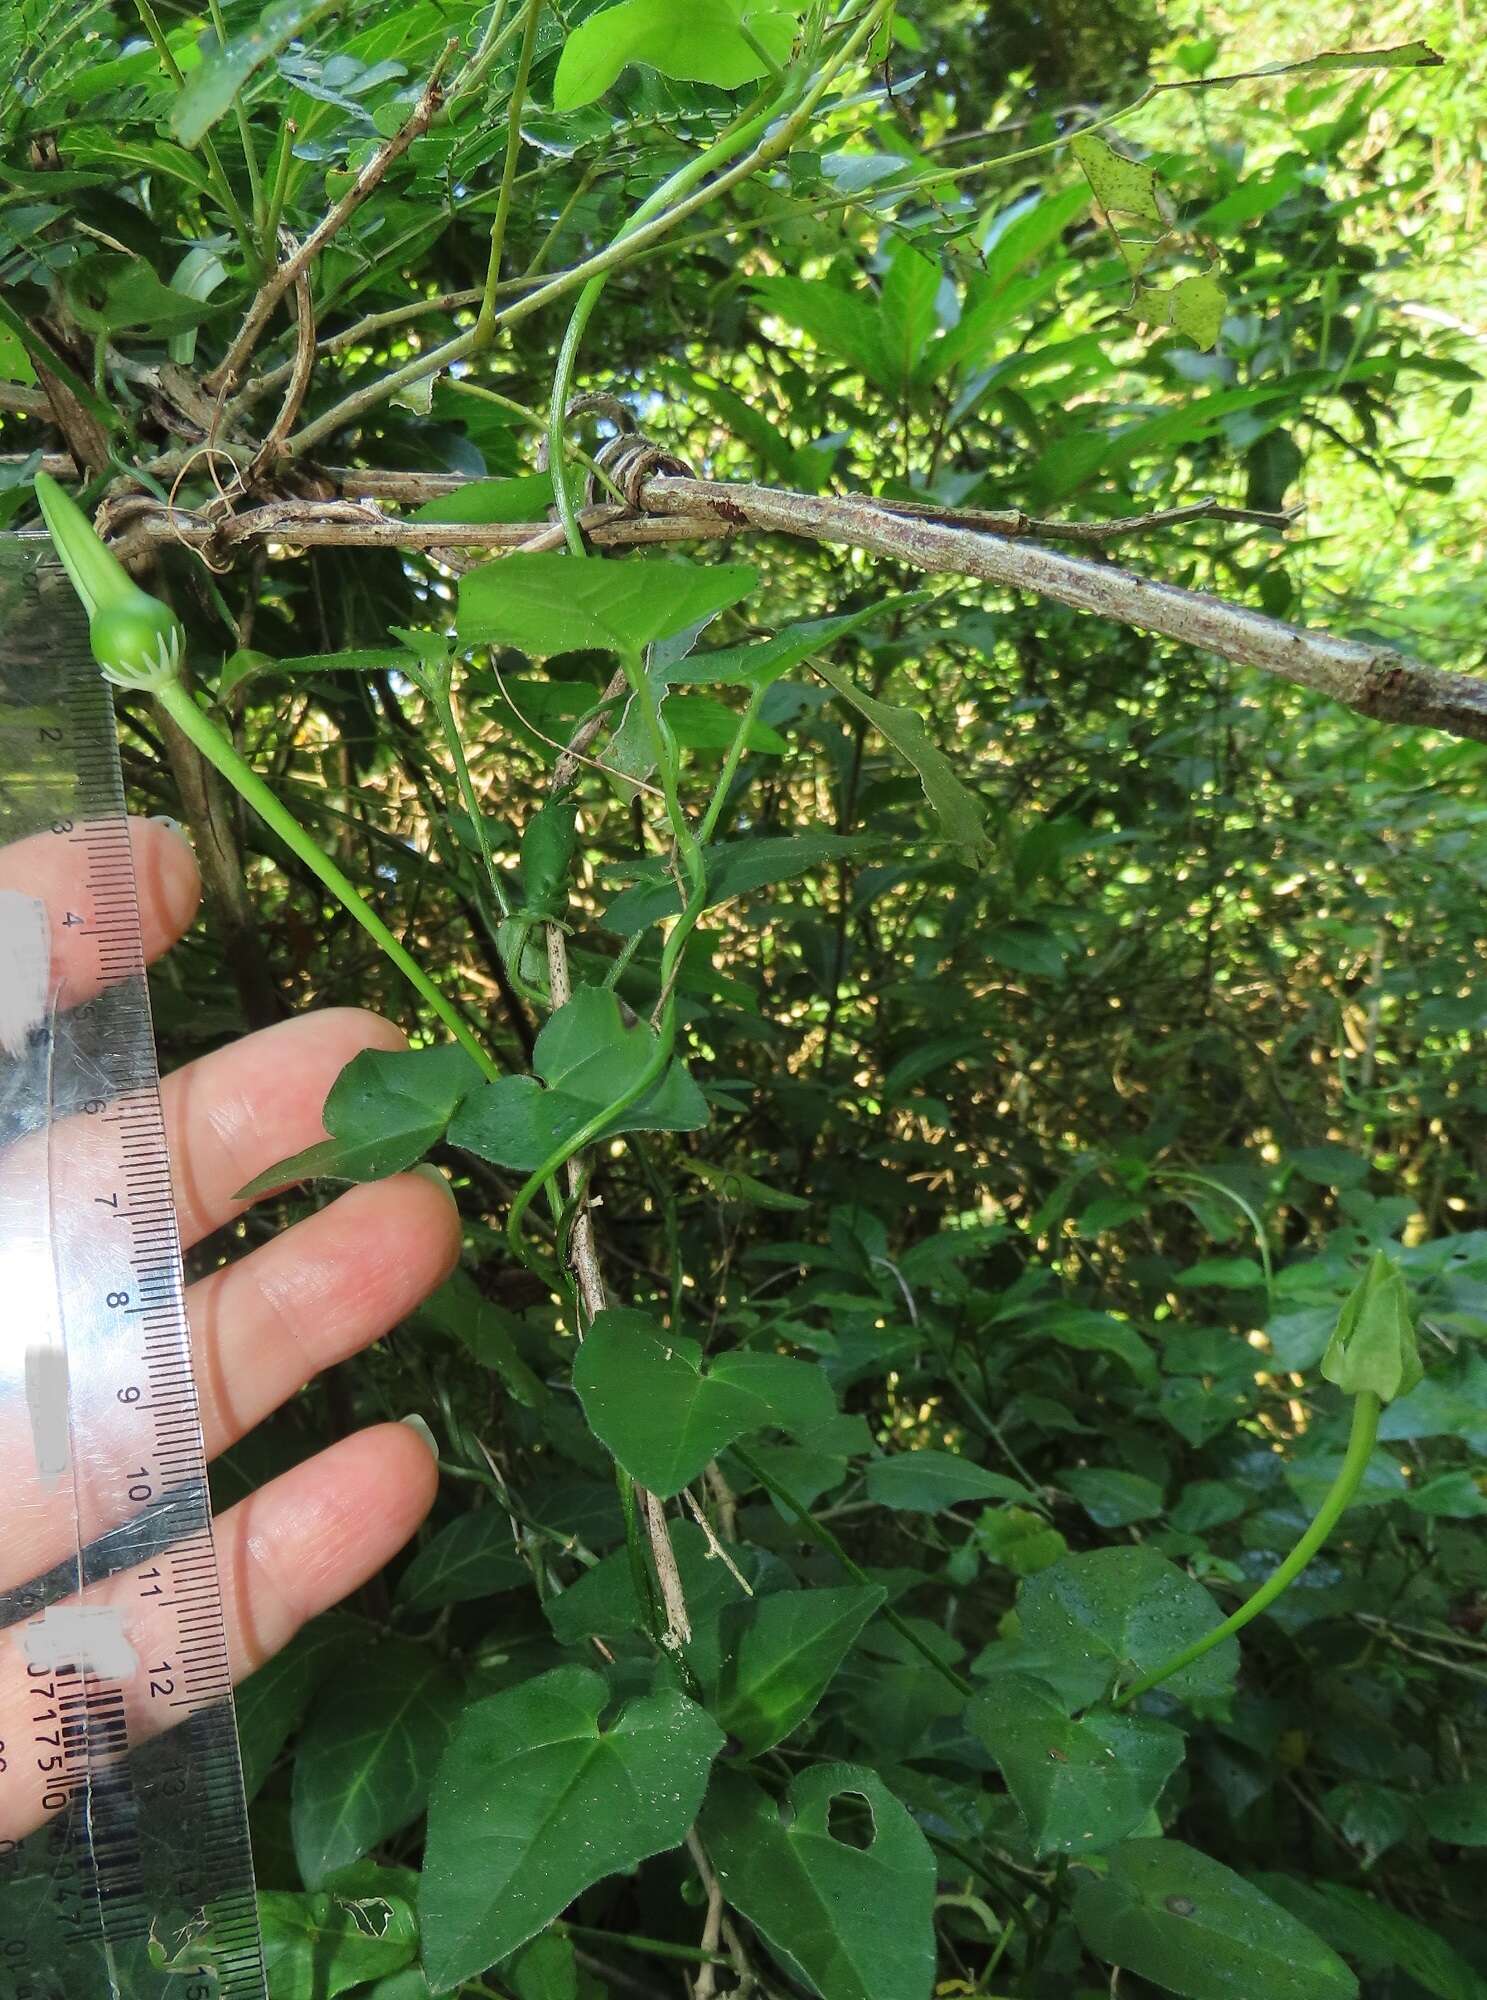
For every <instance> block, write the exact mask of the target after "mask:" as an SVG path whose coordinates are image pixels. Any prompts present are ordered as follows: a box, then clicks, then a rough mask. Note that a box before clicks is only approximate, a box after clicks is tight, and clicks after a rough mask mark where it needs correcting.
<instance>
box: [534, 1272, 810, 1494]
mask: <svg viewBox="0 0 1487 2000" xmlns="http://www.w3.org/2000/svg"><path fill="white" fill-rule="evenodd" d="M573 1386H574V1388H575V1389H576V1390H577V1391H578V1396H579V1400H580V1401H581V1402H582V1404H583V1408H584V1415H585V1416H586V1417H587V1418H588V1420H589V1425H590V1428H591V1429H592V1430H593V1432H594V1434H595V1436H596V1437H598V1438H599V1439H600V1440H601V1442H602V1443H604V1444H605V1445H607V1446H608V1448H609V1450H610V1451H612V1452H613V1454H614V1456H615V1458H616V1459H617V1460H618V1461H619V1463H620V1464H621V1465H622V1466H623V1467H624V1468H625V1470H626V1472H628V1473H629V1474H630V1476H631V1478H632V1479H637V1480H639V1482H640V1484H641V1485H642V1486H647V1487H649V1488H650V1490H651V1491H652V1492H653V1493H656V1494H658V1495H659V1496H660V1497H661V1498H662V1499H663V1500H664V1499H669V1498H670V1497H671V1495H672V1494H673V1493H679V1492H680V1491H681V1489H682V1488H683V1487H684V1486H686V1485H688V1484H689V1483H690V1482H691V1481H692V1480H693V1479H695V1478H696V1477H697V1475H698V1473H699V1472H701V1470H702V1468H703V1467H704V1466H705V1465H706V1464H707V1463H708V1461H709V1460H710V1459H713V1458H716V1456H717V1455H718V1453H719V1452H720V1451H721V1450H722V1449H723V1448H724V1446H725V1445H730V1444H732V1443H733V1441H734V1440H735V1438H741V1437H745V1436H748V1435H749V1434H750V1433H752V1432H754V1431H760V1430H766V1429H779V1430H786V1431H790V1432H792V1433H793V1434H794V1435H795V1436H797V1437H799V1436H801V1435H802V1434H809V1433H810V1432H811V1431H813V1430H817V1429H819V1428H820V1426H821V1425H822V1424H825V1423H829V1422H830V1421H831V1419H832V1418H833V1417H834V1416H835V1415H836V1403H835V1400H834V1398H833V1396H832V1393H831V1385H830V1383H829V1382H828V1381H827V1379H826V1376H825V1375H824V1374H823V1372H822V1371H821V1369H820V1368H819V1367H817V1366H816V1365H815V1363H813V1362H809V1361H792V1360H790V1359H789V1358H788V1357H787V1356H785V1355H783V1354H764V1353H754V1352H751V1351H749V1350H747V1349H743V1350H740V1351H737V1352H735V1353H732V1354H720V1355H718V1356H717V1357H716V1359H714V1360H712V1361H711V1362H709V1364H708V1366H707V1367H706V1368H705V1369H704V1367H703V1365H702V1350H701V1348H700V1347H699V1346H698V1345H697V1343H696V1342H695V1341H693V1340H686V1339H684V1338H683V1337H682V1336H681V1335H679V1334H673V1333H670V1332H668V1331H667V1329H666V1328H665V1327H663V1326H661V1325H660V1323H659V1322H658V1321H656V1320H653V1319H652V1318H651V1317H650V1316H649V1314H647V1313H643V1312H633V1311H630V1310H627V1309H624V1308H618V1307H612V1308H611V1309H610V1310H609V1311H607V1312H601V1313H600V1314H599V1315H598V1316H597V1318H596V1319H595V1321H594V1324H593V1326H592V1327H591V1328H590V1329H589V1333H588V1337H587V1338H586V1339H585V1341H584V1343H583V1346H582V1347H581V1348H580V1349H579V1350H578V1353H577V1355H576V1356H575V1357H574V1362H573Z"/></svg>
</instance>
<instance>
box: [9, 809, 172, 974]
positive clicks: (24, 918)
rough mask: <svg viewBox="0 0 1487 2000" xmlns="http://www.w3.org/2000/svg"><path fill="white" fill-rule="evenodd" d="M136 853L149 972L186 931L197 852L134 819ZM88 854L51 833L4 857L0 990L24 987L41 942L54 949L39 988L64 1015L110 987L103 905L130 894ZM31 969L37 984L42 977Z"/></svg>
mask: <svg viewBox="0 0 1487 2000" xmlns="http://www.w3.org/2000/svg"><path fill="white" fill-rule="evenodd" d="M129 847H130V854H131V858H132V862H133V875H134V883H135V891H136V893H137V895H138V897H139V922H140V933H141V937H142V939H143V944H144V956H145V962H146V964H149V963H150V962H151V961H152V960H154V959H157V958H159V957H160V956H161V954H162V953H163V952H166V951H168V950H169V949H170V947H171V946H172V945H173V944H174V943H175V942H176V940H177V938H179V937H180V936H181V935H182V933H183V932H184V931H186V930H187V929H188V928H189V926H190V923H191V920H192V918H193V917H194V916H195V915H196V907H197V904H198V903H199V902H200V900H201V877H200V875H199V874H198V873H197V868H196V857H195V856H194V855H193V854H192V852H191V849H190V848H189V847H188V846H187V844H186V842H185V841H184V840H183V839H182V838H181V836H180V834H178V833H177V832H175V831H174V829H173V828H171V827H169V826H167V825H166V824H165V823H164V822H163V821H160V820H152V819H131V820H130V822H129ZM88 853H89V850H88V848H87V847H86V846H85V845H84V844H83V843H82V842H80V841H77V840H70V839H68V838H66V837H61V836H58V835H57V834H52V833H33V834H29V835H28V836H27V837H26V838H25V839H24V840H17V841H14V842H12V844H11V845H10V846H9V847H0V983H3V982H6V981H10V982H14V981H17V980H20V979H23V978H24V976H25V973H26V970H27V968H28V964H29V961H31V960H34V959H36V958H38V957H39V955H40V940H42V939H48V940H49V941H50V957H49V966H48V974H47V978H46V980H45V982H42V981H40V980H38V981H37V983H38V984H39V985H44V997H50V995H51V994H53V993H55V994H56V995H57V997H58V1001H59V1004H60V1005H61V1006H63V1007H75V1006H77V1005H78V1004H79V1003H80V1002H81V1001H84V1000H88V999H91V998H92V996H93V995H94V994H95V993H97V992H98V991H99V989H100V987H102V986H105V985H107V984H108V983H109V981H108V978H107V975H106V974H105V973H104V972H103V971H101V970H100V960H101V956H104V957H106V956H107V954H101V953H100V923H101V920H102V917H103V911H102V910H101V909H100V907H99V905H100V904H102V903H105V902H108V903H111V904H112V903H113V902H114V901H115V899H116V898H117V897H118V895H119V891H120V888H121V886H125V885H121V884H120V882H119V881H118V880H117V879H115V878H116V877H117V876H118V875H119V874H120V873H121V870H120V869H119V868H118V866H117V863H116V862H113V861H111V860H103V861H100V862H98V863H97V864H95V865H94V866H92V867H90V865H89V860H88ZM119 858H120V859H122V856H120V857H119ZM43 913H44V914H43ZM6 961H9V962H8V963H7V962H6ZM31 969H32V971H33V976H34V974H35V973H39V971H40V968H39V966H35V967H32V968H31Z"/></svg>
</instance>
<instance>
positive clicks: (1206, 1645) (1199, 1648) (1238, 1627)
mask: <svg viewBox="0 0 1487 2000" xmlns="http://www.w3.org/2000/svg"><path fill="white" fill-rule="evenodd" d="M1382 1407H1383V1405H1382V1402H1381V1401H1380V1399H1379V1397H1378V1396H1377V1395H1375V1394H1374V1392H1373V1391H1372V1390H1371V1389H1363V1390H1360V1391H1359V1393H1358V1395H1357V1396H1356V1397H1355V1398H1354V1399H1353V1425H1352V1430H1351V1432H1350V1434H1349V1437H1348V1448H1347V1453H1346V1456H1345V1457H1344V1459H1343V1462H1342V1466H1341V1468H1340V1469H1339V1471H1338V1475H1337V1477H1336V1479H1334V1480H1333V1482H1332V1485H1331V1487H1330V1489H1329V1490H1328V1493H1327V1497H1326V1499H1325V1500H1324V1501H1323V1502H1322V1504H1321V1506H1320V1507H1319V1508H1318V1509H1317V1515H1316V1519H1315V1520H1314V1521H1313V1522H1312V1524H1311V1526H1310V1527H1309V1528H1308V1529H1307V1531H1306V1533H1305V1534H1304V1535H1303V1536H1302V1537H1301V1539H1300V1541H1299V1542H1297V1544H1296V1546H1295V1548H1294V1549H1292V1551H1291V1553H1290V1554H1289V1555H1288V1556H1287V1557H1286V1559H1285V1561H1284V1562H1283V1563H1282V1564H1281V1565H1280V1567H1279V1568H1278V1569H1276V1570H1273V1571H1272V1572H1271V1574H1270V1575H1269V1576H1268V1577H1266V1579H1265V1581H1264V1582H1263V1583H1262V1584H1261V1585H1260V1587H1259V1589H1258V1590H1257V1591H1255V1592H1254V1594H1253V1595H1252V1596H1250V1597H1247V1598H1246V1599H1245V1600H1244V1602H1243V1604H1241V1605H1240V1607H1239V1609H1238V1610H1237V1611H1235V1612H1233V1613H1231V1614H1230V1616H1229V1617H1227V1618H1226V1619H1225V1620H1224V1622H1223V1624H1222V1625H1215V1626H1214V1628H1213V1630H1212V1631H1211V1632H1205V1633H1204V1634H1203V1637H1202V1638H1201V1639H1195V1640H1194V1641H1193V1643H1192V1645H1190V1646H1184V1647H1183V1649H1182V1651H1181V1652H1180V1653H1174V1654H1173V1656H1172V1658H1171V1659H1170V1660H1164V1661H1163V1662H1162V1664H1161V1665H1160V1666H1159V1667H1153V1668H1152V1670H1151V1672H1150V1673H1146V1674H1142V1675H1141V1677H1140V1678H1139V1679H1138V1680H1134V1681H1132V1682H1131V1684H1130V1686H1129V1687H1125V1688H1122V1689H1121V1691H1120V1693H1119V1694H1118V1695H1117V1696H1116V1697H1115V1700H1114V1702H1113V1704H1112V1706H1113V1707H1115V1708H1124V1707H1125V1706H1126V1704H1127V1703H1128V1702H1132V1701H1134V1700H1135V1699H1136V1697H1137V1695H1138V1694H1145V1693H1146V1692H1147V1690H1148V1689H1150V1688H1154V1687H1157V1686H1159V1685H1160V1683H1161V1682H1163V1681H1165V1680H1170V1679H1171V1677H1172V1676H1173V1674H1179V1673H1181V1672H1182V1670H1183V1668H1184V1667H1190V1666H1191V1665H1192V1664H1193V1662H1194V1661H1195V1660H1201V1659H1202V1658H1203V1655H1204V1654H1205V1653H1211V1652H1212V1651H1213V1649H1214V1647H1215V1646H1217V1645H1219V1644H1221V1643H1222V1641H1223V1640H1225V1639H1229V1638H1232V1637H1233V1635H1234V1634H1235V1633H1236V1632H1242V1631H1243V1630H1244V1628H1245V1626H1246V1625H1248V1624H1249V1622H1250V1620H1251V1619H1252V1618H1258V1617H1259V1615H1260V1613H1261V1612H1262V1611H1264V1610H1266V1609H1267V1608H1268V1606H1270V1605H1272V1604H1274V1602H1275V1600H1276V1599H1277V1598H1278V1597H1279V1596H1280V1595H1281V1594H1282V1592H1283V1591H1286V1590H1288V1589H1289V1588H1290V1586H1291V1585H1292V1584H1293V1583H1294V1582H1295V1581H1296V1579H1297V1577H1298V1576H1300V1574H1301V1572H1302V1570H1304V1569H1305V1568H1306V1565H1307V1564H1308V1563H1309V1562H1310V1561H1311V1559H1312V1557H1313V1556H1314V1555H1315V1554H1316V1553H1317V1551H1318V1550H1319V1549H1320V1548H1321V1546H1322V1544H1323V1543H1324V1542H1325V1541H1326V1539H1327V1537H1328V1536H1329V1535H1330V1534H1331V1533H1332V1530H1333V1529H1334V1528H1335V1527H1336V1526H1337V1524H1338V1521H1339V1520H1340V1519H1341V1518H1342V1515H1343V1513H1344V1511H1345V1509H1346V1508H1347V1506H1348V1504H1349V1502H1350V1501H1351V1500H1352V1498H1353V1495H1354V1494H1355V1493H1356V1492H1357V1491H1358V1488H1359V1486H1360V1485H1361V1483H1362V1480H1363V1475H1364V1473H1365V1472H1366V1471H1367V1470H1368V1461H1369V1459H1370V1458H1371V1457H1372V1455H1373V1448H1374V1445H1375V1443H1376V1442H1377V1441H1378V1435H1379V1412H1380V1410H1381V1409H1382Z"/></svg>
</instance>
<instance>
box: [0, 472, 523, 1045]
mask: <svg viewBox="0 0 1487 2000" xmlns="http://www.w3.org/2000/svg"><path fill="white" fill-rule="evenodd" d="M36 497H37V499H38V500H39V501H40V503H41V511H42V514H43V515H44V516H45V518H46V525H47V530H48V532H49V533H50V535H51V538H52V544H53V546H54V548H55V549H56V551H57V554H58V555H59V556H60V557H61V559H62V565H63V567H64V569H65V570H66V571H67V574H68V576H69V577H70V578H71V579H72V586H73V588H74V590H76V592H77V594H78V596H79V597H80V598H81V599H82V603H83V608H84V610H85V611H86V612H87V614H88V637H89V641H90V643H91V645H92V648H93V657H94V659H95V660H96V661H97V662H98V664H99V666H100V667H101V668H102V669H103V672H104V673H105V675H106V676H107V677H108V679H109V680H111V681H113V682H114V683H115V684H116V685H117V686H119V687H127V688H136V689H142V690H143V691H144V692H145V693H147V694H149V695H151V696H152V697H153V698H154V699H155V700H156V701H157V702H159V704H160V706H161V708H163V709H164V710H165V712H166V714H167V715H169V716H170V717H171V719H172V720H173V721H174V722H175V723H176V725H177V726H178V728H179V729H180V731H181V733H182V735H184V736H186V737H187V738H189V740H190V741H191V742H192V743H193V744H194V745H195V746H196V748H197V749H198V750H199V751H200V752H201V754H202V756H203V757H205V758H206V760H207V762H208V763H209V764H211V765H212V766H213V768H214V769H215V770H217V771H219V772H220V773H221V774H222V776H223V777H224V778H225V779H226V780H227V782H228V784H230V785H231V786H232V787H233V789H234V791H236V792H237V793H238V794H239V796H240V797H241V798H243V799H244V800H246V802H247V803H248V804H249V805H250V806H251V807H252V808H253V810H254V812H256V813H257V814H258V816H259V818H260V819H261V820H262V821H263V822H264V824H265V826H267V827H269V828H270V829H271V830H272V831H273V832H274V833H276V834H277V835H278V836H279V838H280V840H282V841H283V843H284V845H285V846H286V847H287V848H288V849H289V850H290V852H291V853H293V854H295V855H297V856H298V857H299V859H300V860H301V861H302V862H303V863H304V864H305V866H306V867H307V868H308V869H309V870H310V871H311V873H312V874H314V875H315V876H316V877H317V878H318V879H319V881H320V882H322V883H323V884H324V886H325V887H326V888H327V889H328V890H329V891H330V893H331V894H332V895H333V896H334V897H335V898H336V900H337V902H339V903H340V904H341V905H342V907H343V908H344V909H345V910H346V911H347V912H348V913H349V914H350V915H351V916H352V917H354V918H355V919H356V921H357V923H359V924H360V925H361V927H362V929H363V930H364V931H365V932H366V933H367V935H368V936H369V937H370V938H372V939H373V941H374V942H375V943H376V944H377V945H378V946H379V948H380V949H381V950H382V952H383V953H384V954H385V956H386V957H387V958H389V959H390V960H391V961H392V963H393V964H394V965H395V966H396V967H397V968H398V970H399V972H401V973H402V975H403V977H404V978H405V979H406V980H407V981H408V983H409V985H410V986H412V987H413V989H414V991H415V992H416V993H418V994H419V995H420V997H421V998H422V999H423V1000H425V1001H426V1002H427V1003H428V1005H429V1006H430V1007H431V1008H432V1010H433V1011H434V1013H435V1014H436V1015H437V1016H438V1017H439V1019H440V1020H441V1021H442V1022H443V1023H444V1025H445V1026H446V1027H447V1028H448V1029H449V1032H450V1033H451V1034H452V1035H453V1036H454V1038H455V1040H456V1041H457V1042H459V1044H460V1045H461V1047H462V1048H464V1049H465V1051H466V1052H467V1053H468V1054H469V1055H470V1056H471V1058H472V1059H473V1060H474V1062H475V1063H476V1064H477V1065H478V1067H479V1069H480V1072H481V1074H482V1076H484V1077H486V1078H487V1079H494V1078H495V1077H497V1076H499V1075H500V1070H499V1069H498V1067H497V1066H496V1064H495V1063H494V1062H493V1061H492V1059H491V1057H490V1055H489V1054H488V1052H487V1051H486V1050H485V1049H484V1048H483V1047H482V1046H481V1044H480V1042H479V1040H478V1039H477V1038H476V1036H475V1035H474V1034H473V1033H472V1032H471V1030H470V1027H469V1025H468V1024H467V1023H466V1022H465V1020H464V1019H463V1018H462V1017H461V1015H460V1013H459V1010H458V1009H457V1008H456V1007H455V1006H454V1004H453V1002H452V1001H451V1000H450V999H449V998H448V996H447V995H445V994H443V993H441V992H440V991H439V989H438V987H437V986H435V984H434V983H433V981H432V980H431V979H430V978H429V976H428V974H427V973H426V972H425V971H424V970H423V968H422V967H421V966H419V965H418V964H417V963H415V961H414V960H413V959H412V958H410V957H409V955H408V953H407V952H406V951H405V950H404V949H403V947H402V945H400V944H399V943H398V941H397V939H396V938H395V937H394V936H393V934H392V932H391V931H390V930H389V929H388V928H387V926H386V924H384V923H383V921H382V919H381V918H380V917H379V916H378V915H377V912H376V911H375V910H374V909H373V908H372V907H371V905H370V904H369V903H368V902H367V901H366V899H365V898H364V897H363V895H362V893H361V891H360V890H359V889H358V888H357V887H356V885H355V883H354V882H352V881H351V880H350V878H349V877H348V876H347V875H346V874H345V873H344V872H343V871H342V870H341V869H340V868H338V867H337V865H336V863H335V862H334V861H333V860H332V859H331V857H330V856H329V855H328V854H327V853H326V852H325V850H324V848H322V847H321V846H320V845H319V843H318V842H317V841H315V840H314V839H312V837H311V836H310V835H309V834H308V833H306V831H305V829H304V828H303V827H302V826H301V825H300V823H299V821H298V820H297V819H295V817H294V815H293V814H292V813H291V812H290V811H289V809H288V808H287V807H286V806H285V805H283V804H282V802H281V801H280V800H279V799H277V798H275V796H274V794H273V793H272V792H271V791H270V790H269V788H268V786H267V785H266V784H265V783H264V782H263V780H262V778H260V777H259V775H258V773H257V772H256V771H255V770H253V768H252V767H251V765H249V764H247V763H245V762H244V761H243V758H242V757H241V756H240V755H239V753H238V750H237V746H236V745H235V744H234V743H233V742H232V740H231V738H230V737H228V736H226V735H224V733H223V732H222V730H221V729H219V728H218V726H217V724H216V723H215V722H213V720H212V719H211V717H210V716H209V715H208V714H206V712H205V711H204V710H203V709H202V708H200V707H199V706H198V704H197V702H196V701H195V699H194V698H193V696H192V694H191V692H190V690H189V689H188V688H187V687H186V684H185V682H184V681H183V680H182V678H181V669H182V668H183V666H184V665H185V661H186V632H185V628H184V626H183V625H182V624H181V621H180V619H179V618H177V616H176V614H175V613H174V612H173V611H172V610H171V609H170V607H169V606H168V605H165V604H162V603H161V602H160V600H159V599H158V598H156V597H151V596H150V594H149V592H148V591H144V590H141V589H140V587H139V585H138V584H137V583H136V582H135V581H134V579H133V578H132V577H131V576H130V575H129V573H128V572H127V571H126V570H125V568H124V566H123V564H122V563H121V562H120V561H119V560H118V558H117V556H114V555H112V554H110V552H109V550H108V549H107V548H105V546H104V544H103V543H102V542H101V541H100V540H99V538H98V534H97V532H96V530H95V529H94V527H93V524H92V522H91V521H90V520H89V519H88V517H87V515H86V514H84V512H83V511H82V509H81V508H80V507H79V506H78V504H77V502H76V501H75V500H73V499H72V498H71V497H70V496H69V495H68V494H66V493H64V492H63V490H62V488H61V487H60V486H59V485H58V484H57V482H56V480H55V479H52V478H51V477H49V475H48V474H46V473H45V472H38V473H37V475H36Z"/></svg>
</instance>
